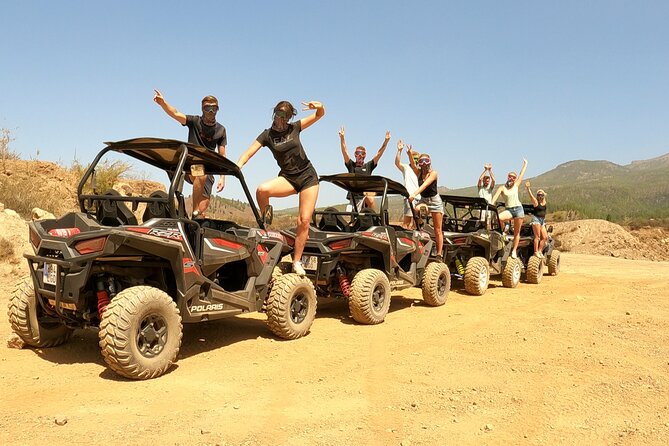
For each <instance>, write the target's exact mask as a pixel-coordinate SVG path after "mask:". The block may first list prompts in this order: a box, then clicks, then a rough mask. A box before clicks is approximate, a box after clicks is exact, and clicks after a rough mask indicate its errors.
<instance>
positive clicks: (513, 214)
mask: <svg viewBox="0 0 669 446" xmlns="http://www.w3.org/2000/svg"><path fill="white" fill-rule="evenodd" d="M526 169H527V160H526V159H523V167H522V168H521V169H520V175H518V174H516V172H509V174H508V175H507V177H506V183H504V184H503V185H502V186H500V187H499V189H497V192H495V196H494V197H492V203H496V202H497V199H498V198H499V196H500V195H504V207H505V209H504V210H503V211H502V212H500V214H499V223H500V225H501V226H502V227H505V226H506V224H507V223H508V222H510V221H511V220H513V250H512V251H511V257H512V258H514V259H515V258H517V257H518V255H517V254H516V250H517V249H518V243H519V242H520V227H521V226H522V225H523V217H525V212H524V211H523V204H522V203H521V202H520V198H518V186H519V185H520V184H522V181H523V176H524V175H525V170H526Z"/></svg>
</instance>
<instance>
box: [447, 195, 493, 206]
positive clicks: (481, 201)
mask: <svg viewBox="0 0 669 446" xmlns="http://www.w3.org/2000/svg"><path fill="white" fill-rule="evenodd" d="M439 196H440V197H441V199H442V200H443V201H444V203H450V204H452V205H453V206H465V205H466V206H472V205H473V206H476V207H479V208H482V209H485V208H488V207H493V206H492V205H491V204H489V203H488V201H487V200H486V199H485V198H481V197H462V196H459V195H446V194H440V195H439Z"/></svg>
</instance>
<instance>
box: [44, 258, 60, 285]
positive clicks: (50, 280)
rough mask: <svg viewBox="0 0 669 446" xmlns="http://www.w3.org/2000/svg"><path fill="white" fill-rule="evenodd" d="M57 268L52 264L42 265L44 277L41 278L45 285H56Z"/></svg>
mask: <svg viewBox="0 0 669 446" xmlns="http://www.w3.org/2000/svg"><path fill="white" fill-rule="evenodd" d="M56 270H57V267H56V265H54V264H53V263H45V264H44V276H43V281H44V283H45V284H48V285H55V284H56V273H57V271H56Z"/></svg>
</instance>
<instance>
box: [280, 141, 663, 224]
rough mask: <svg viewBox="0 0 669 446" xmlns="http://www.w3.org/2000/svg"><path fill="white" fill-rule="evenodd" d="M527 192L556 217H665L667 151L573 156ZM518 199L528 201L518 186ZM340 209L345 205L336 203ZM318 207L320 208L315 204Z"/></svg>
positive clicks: (398, 208) (396, 207)
mask: <svg viewBox="0 0 669 446" xmlns="http://www.w3.org/2000/svg"><path fill="white" fill-rule="evenodd" d="M527 180H530V181H531V183H532V190H533V191H534V192H535V193H536V190H537V189H539V188H541V189H544V190H545V191H546V193H547V199H548V210H549V213H553V214H554V216H556V218H557V219H563V218H564V216H563V215H561V214H566V213H570V214H572V215H573V216H576V217H578V218H601V219H606V220H610V221H614V222H618V223H621V222H625V221H647V220H650V219H658V220H669V153H667V154H665V155H662V156H659V157H657V158H653V159H649V160H642V161H633V162H631V163H630V164H628V165H625V166H620V165H618V164H615V163H612V162H610V161H586V160H577V161H569V162H566V163H563V164H560V165H559V166H557V167H556V168H555V169H552V170H550V171H548V172H545V173H543V174H541V175H538V176H536V177H533V178H527ZM439 189H440V192H441V193H447V194H452V195H464V196H476V195H477V190H476V187H474V186H472V187H466V188H460V189H447V188H443V187H442V188H439ZM521 189H522V192H521V200H522V201H523V202H525V203H529V202H530V200H529V197H528V196H527V193H526V192H525V185H524V184H523V185H522V187H521ZM336 207H338V208H341V209H343V208H344V207H345V204H339V205H336ZM319 208H320V207H319ZM388 210H389V213H390V217H391V219H393V220H400V219H401V214H402V202H401V200H391V201H390V204H389V209H388ZM296 212H297V208H290V209H284V210H281V211H277V212H275V215H276V216H277V217H278V219H279V221H281V222H283V221H284V220H285V221H286V222H289V224H290V222H291V221H292V220H291V219H289V216H293V215H295V213H296Z"/></svg>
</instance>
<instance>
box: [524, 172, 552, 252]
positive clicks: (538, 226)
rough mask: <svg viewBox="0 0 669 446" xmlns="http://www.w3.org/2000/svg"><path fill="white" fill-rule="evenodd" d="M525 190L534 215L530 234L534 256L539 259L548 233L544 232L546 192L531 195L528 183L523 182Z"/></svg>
mask: <svg viewBox="0 0 669 446" xmlns="http://www.w3.org/2000/svg"><path fill="white" fill-rule="evenodd" d="M525 188H526V189H527V193H528V195H529V196H530V199H531V200H532V206H534V214H533V215H532V223H531V226H532V232H533V233H534V255H535V256H537V257H539V258H540V259H543V258H544V254H543V252H544V246H545V245H546V241H547V240H548V231H546V224H545V221H546V192H544V190H543V189H539V190H538V191H537V196H536V198H535V196H534V195H533V194H532V189H531V185H530V182H529V181H526V182H525Z"/></svg>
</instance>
